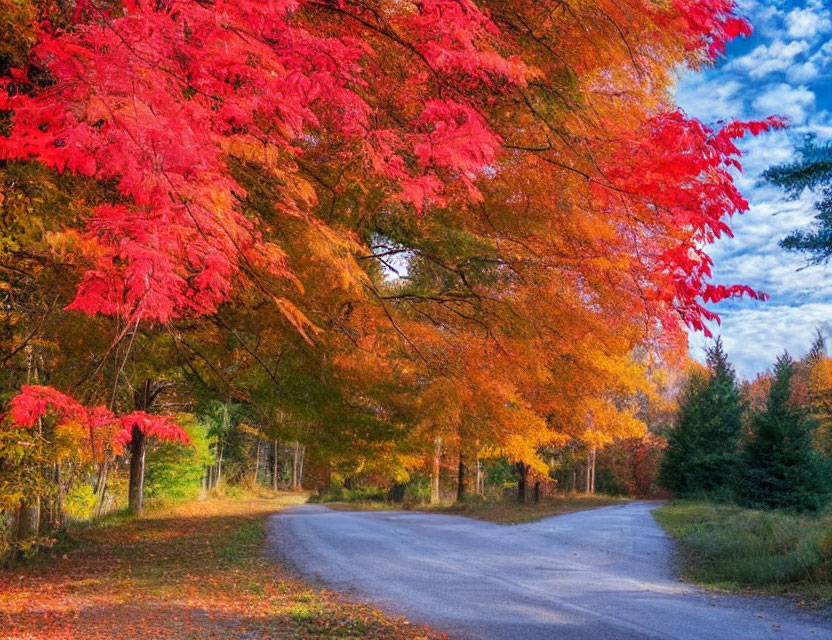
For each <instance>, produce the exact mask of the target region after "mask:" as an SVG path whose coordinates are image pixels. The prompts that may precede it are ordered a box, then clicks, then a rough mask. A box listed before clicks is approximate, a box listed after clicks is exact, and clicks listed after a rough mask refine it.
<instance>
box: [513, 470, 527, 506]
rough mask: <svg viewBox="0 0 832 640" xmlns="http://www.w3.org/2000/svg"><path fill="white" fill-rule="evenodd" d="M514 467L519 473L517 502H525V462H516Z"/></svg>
mask: <svg viewBox="0 0 832 640" xmlns="http://www.w3.org/2000/svg"><path fill="white" fill-rule="evenodd" d="M516 468H517V473H518V474H519V475H518V478H517V502H519V503H520V504H526V474H527V473H528V467H527V466H526V463H525V462H518V463H517V467H516Z"/></svg>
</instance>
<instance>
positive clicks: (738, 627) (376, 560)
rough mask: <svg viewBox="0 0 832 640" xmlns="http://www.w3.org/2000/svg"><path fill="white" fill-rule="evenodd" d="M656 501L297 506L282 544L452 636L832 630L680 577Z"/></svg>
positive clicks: (723, 635) (312, 570)
mask: <svg viewBox="0 0 832 640" xmlns="http://www.w3.org/2000/svg"><path fill="white" fill-rule="evenodd" d="M654 506H655V505H653V504H650V503H645V502H635V503H630V504H627V505H623V506H613V507H605V508H603V509H595V510H592V511H582V512H579V513H571V514H567V515H563V516H557V517H554V518H547V519H546V520H541V521H540V522H535V523H530V524H523V525H510V526H507V525H498V524H492V523H489V522H481V521H478V520H472V519H469V518H463V517H458V516H449V515H440V514H429V513H419V512H399V511H388V512H351V511H333V510H330V509H326V508H323V507H318V506H303V507H296V508H293V509H289V510H286V511H284V512H282V513H280V514H278V515H276V516H274V517H273V518H272V520H271V528H272V542H273V544H274V545H275V548H276V551H277V552H278V553H279V554H280V555H282V556H283V557H284V558H285V559H288V560H289V561H290V562H291V563H293V564H294V566H295V567H296V568H297V569H298V570H299V571H300V572H301V573H302V574H304V575H305V576H306V577H307V578H311V579H317V580H319V581H321V582H323V583H324V584H325V585H327V586H329V587H330V588H333V589H336V590H338V591H343V592H347V593H350V594H354V595H355V596H357V597H359V598H361V599H362V600H366V601H370V602H373V603H374V604H376V605H377V606H379V607H380V608H382V609H385V610H387V611H389V612H391V613H397V614H402V615H406V616H407V617H408V618H410V619H411V620H412V621H414V622H421V623H426V624H428V625H430V626H431V627H433V628H434V629H436V630H438V631H444V632H446V633H448V635H449V636H450V637H451V638H480V639H483V640H536V639H538V638H539V639H544V638H552V639H557V640H635V639H638V640H644V639H647V638H661V639H670V638H673V639H674V640H680V639H684V640H688V639H691V640H693V639H698V638H702V639H707V640H721V639H725V640H762V639H765V638H777V639H780V640H801V639H803V638H812V639H830V640H832V621H828V620H827V621H825V620H823V619H820V618H814V617H811V616H809V615H808V614H802V613H800V612H798V611H797V610H796V608H795V606H794V605H791V604H788V603H785V602H783V601H781V600H778V599H772V598H747V597H741V596H726V595H713V594H708V593H705V592H703V591H701V590H699V589H697V588H696V587H692V586H690V585H686V584H684V583H682V582H679V581H678V580H677V579H675V578H674V577H673V573H672V570H671V558H672V553H673V545H672V542H671V541H670V540H669V539H668V537H667V536H666V535H665V534H664V533H663V532H662V530H661V529H660V528H659V527H658V525H656V523H655V522H654V520H653V517H652V516H651V514H650V510H651V509H652V508H653V507H654Z"/></svg>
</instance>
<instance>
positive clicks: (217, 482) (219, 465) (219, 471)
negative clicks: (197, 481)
mask: <svg viewBox="0 0 832 640" xmlns="http://www.w3.org/2000/svg"><path fill="white" fill-rule="evenodd" d="M222 449H223V446H222V441H220V443H219V450H218V451H217V475H215V476H214V487H218V486H220V481H221V480H222Z"/></svg>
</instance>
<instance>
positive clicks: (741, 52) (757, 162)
mask: <svg viewBox="0 0 832 640" xmlns="http://www.w3.org/2000/svg"><path fill="white" fill-rule="evenodd" d="M739 7H740V13H741V14H742V15H744V16H745V17H747V18H748V19H749V20H750V21H751V23H752V25H753V27H754V33H753V35H752V36H751V37H750V38H747V39H743V40H738V41H736V42H734V43H732V44H731V45H729V48H728V51H727V54H726V56H725V58H724V59H723V60H721V61H720V62H719V63H718V64H717V65H716V66H715V67H713V68H711V69H708V70H706V71H705V72H702V73H697V74H685V75H684V76H683V77H682V78H681V80H680V82H679V86H678V91H677V96H676V98H677V102H678V104H679V106H681V107H682V108H683V109H684V110H685V111H686V112H687V113H688V114H689V115H692V116H696V117H698V118H699V119H701V120H702V121H704V122H706V123H711V124H716V123H718V121H720V120H726V119H731V118H740V119H759V118H763V117H765V116H769V115H774V114H777V115H782V116H786V117H788V118H789V120H790V122H791V126H790V128H789V129H788V130H786V131H785V132H777V133H772V134H766V135H763V136H760V137H759V138H754V139H748V140H744V141H743V143H742V144H741V147H742V149H743V150H744V152H745V157H744V158H743V167H744V169H745V172H744V174H743V175H741V176H738V178H737V181H738V184H739V186H740V189H741V190H742V192H743V194H744V195H745V197H746V198H747V199H748V201H749V203H750V206H751V208H750V210H749V211H748V212H746V213H745V214H743V215H741V216H736V217H735V218H734V220H733V223H732V227H733V229H734V233H735V237H734V238H733V239H727V238H726V239H723V240H720V241H719V242H718V243H717V244H716V245H714V246H713V247H712V248H711V251H710V253H711V255H712V256H713V258H714V260H715V262H716V265H715V280H716V281H717V282H722V283H726V284H733V283H742V284H748V285H750V286H752V287H754V288H755V289H759V290H762V291H765V292H766V293H768V294H769V295H770V296H771V299H770V300H769V301H767V302H757V301H752V300H742V301H726V302H722V303H720V304H719V305H716V306H715V307H714V310H716V311H717V312H718V313H719V314H720V315H721V316H722V326H721V327H718V326H714V327H712V330H713V331H714V333H715V334H716V333H718V334H720V335H721V336H722V339H723V342H724V344H725V347H726V350H727V351H728V353H729V355H730V357H731V359H732V360H733V362H734V364H735V366H736V369H737V372H738V373H739V374H740V375H741V376H743V377H746V378H753V377H754V375H755V374H756V373H757V372H758V371H762V370H765V369H766V368H767V367H769V366H770V364H771V363H772V361H773V360H774V358H775V357H776V356H777V355H778V354H779V353H780V352H782V351H783V349H788V350H789V352H790V353H791V354H792V355H793V356H798V357H799V356H801V355H803V354H804V353H805V352H806V350H807V349H808V347H809V344H810V343H811V341H812V337H813V334H814V331H815V327H818V326H820V327H821V328H822V329H823V331H824V333H825V334H826V336H827V338H829V337H830V336H832V278H830V277H829V276H830V275H832V271H830V270H832V265H831V266H830V267H824V266H811V267H806V266H805V265H806V260H805V257H803V256H800V255H796V254H792V253H786V252H785V251H783V250H781V249H780V248H779V247H778V246H777V242H778V241H779V240H780V238H782V237H783V236H784V235H786V234H787V233H788V232H789V231H791V230H792V229H794V228H796V227H799V226H803V225H805V224H806V223H808V222H809V221H810V220H811V219H812V218H813V216H814V210H813V207H812V205H813V195H812V194H811V193H808V192H807V193H804V194H803V195H802V196H801V197H800V198H799V199H798V200H795V201H789V200H787V199H786V198H785V197H784V195H783V193H782V192H781V191H780V190H778V189H776V188H774V187H771V186H768V185H761V184H759V180H758V179H759V175H760V173H761V172H762V171H763V170H765V169H766V168H767V167H768V166H770V165H772V164H779V163H781V162H784V161H789V160H790V159H791V158H793V154H794V143H795V141H796V140H797V141H799V140H800V139H801V138H802V136H804V135H805V134H807V133H810V132H812V133H815V134H816V135H817V136H818V137H819V138H822V139H827V138H832V2H830V0H782V1H778V0H739ZM804 267H805V268H804ZM690 342H691V352H692V354H693V355H694V356H695V357H696V358H697V359H700V360H701V359H703V354H702V352H703V348H704V346H705V345H706V344H707V343H708V341H707V340H706V339H705V338H704V337H703V336H702V335H701V334H692V335H691V340H690Z"/></svg>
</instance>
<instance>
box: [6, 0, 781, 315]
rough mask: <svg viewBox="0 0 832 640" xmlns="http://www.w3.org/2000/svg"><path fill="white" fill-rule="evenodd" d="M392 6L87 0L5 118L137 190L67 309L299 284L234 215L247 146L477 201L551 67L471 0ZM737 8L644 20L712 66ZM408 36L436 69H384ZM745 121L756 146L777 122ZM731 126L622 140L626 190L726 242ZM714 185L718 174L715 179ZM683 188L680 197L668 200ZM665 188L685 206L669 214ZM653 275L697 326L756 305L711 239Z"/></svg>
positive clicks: (675, 6)
mask: <svg viewBox="0 0 832 640" xmlns="http://www.w3.org/2000/svg"><path fill="white" fill-rule="evenodd" d="M380 6H381V9H378V8H374V7H371V6H369V5H366V4H365V3H352V2H337V3H336V2H327V1H324V0H318V1H312V0H217V1H216V2H210V3H203V2H191V1H185V0H165V1H162V2H146V1H138V0H129V1H127V2H125V4H124V7H123V12H120V10H119V11H114V12H113V13H108V12H107V10H105V9H102V8H101V7H100V6H99V4H97V3H93V2H79V3H78V4H77V7H78V10H77V11H76V17H75V24H73V25H72V26H71V28H70V29H67V30H64V31H60V30H55V29H52V28H50V27H49V26H48V25H46V26H44V27H43V28H42V30H41V32H40V34H39V41H38V43H37V45H36V46H35V48H34V49H33V52H32V56H33V62H34V64H35V65H37V66H38V67H40V68H41V69H43V70H45V71H46V72H47V73H48V74H49V77H50V78H51V80H52V82H51V84H50V85H49V86H47V87H45V88H42V89H35V88H34V87H32V86H29V85H27V82H28V80H27V78H28V77H29V74H28V73H27V72H26V71H24V70H21V69H13V70H12V71H11V77H10V78H8V79H7V80H6V82H5V85H6V86H8V87H9V89H10V91H9V94H8V95H6V94H5V93H3V92H0V109H10V110H12V112H13V123H12V133H11V136H10V137H8V138H0V158H6V159H36V160H39V161H41V162H43V163H45V164H47V165H48V166H50V167H54V168H56V169H58V170H69V171H72V172H74V173H77V174H80V175H84V176H90V177H94V178H97V179H100V180H109V181H114V183H115V184H116V186H117V190H118V193H119V194H120V196H121V202H120V203H117V204H110V205H102V206H99V207H97V208H96V209H95V211H94V214H93V216H92V218H91V219H90V220H89V221H88V223H87V225H86V227H85V228H84V229H82V230H80V233H79V234H76V235H74V236H71V237H74V238H75V239H76V241H77V246H78V251H77V254H78V255H79V256H80V259H79V263H80V265H81V266H82V268H83V277H82V282H81V284H80V287H79V289H78V293H77V296H76V298H75V300H74V302H72V304H70V305H69V307H68V308H69V309H77V310H79V311H82V312H84V313H87V314H96V313H102V314H108V315H118V316H122V317H124V318H126V319H128V321H134V320H135V321H138V320H148V321H159V322H168V321H170V320H172V319H175V318H179V317H183V316H194V315H201V314H206V313H211V312H213V311H215V310H216V308H217V306H218V305H220V304H221V303H222V302H224V301H225V300H227V299H228V297H229V295H230V293H231V291H232V290H233V288H234V284H235V282H236V281H238V280H247V281H252V280H253V281H256V282H257V283H258V284H260V276H261V275H265V276H267V277H272V278H289V279H291V278H292V274H291V271H290V269H289V266H288V264H287V260H286V257H285V254H284V253H283V252H282V250H281V249H280V248H279V247H277V246H275V245H273V244H270V243H268V242H266V241H265V240H264V239H263V236H262V233H261V229H260V227H259V224H260V222H261V221H257V220H253V219H250V218H247V217H246V216H245V215H243V213H242V212H241V211H240V209H239V207H238V206H237V204H236V203H237V202H238V201H239V200H241V199H243V198H244V197H245V190H244V189H243V188H242V187H241V185H240V184H239V183H238V182H237V181H236V180H235V179H234V177H233V175H232V173H231V171H230V169H229V163H228V157H229V155H242V156H245V155H246V150H247V149H248V150H250V151H251V152H252V153H253V154H254V155H256V156H257V157H261V156H267V157H271V158H273V159H276V160H272V163H273V164H274V165H277V166H275V167H274V170H275V172H276V173H277V174H278V177H280V178H281V179H282V181H283V182H284V183H286V184H287V185H289V184H292V183H298V182H299V181H300V178H299V177H298V175H297V173H296V171H297V169H296V166H295V160H299V159H303V158H304V156H305V155H307V154H310V153H314V152H315V150H316V147H318V146H320V145H321V144H322V141H328V144H329V143H331V141H338V144H337V148H338V149H340V152H339V153H340V156H339V159H340V160H341V161H347V160H350V159H351V160H353V161H354V162H353V165H358V166H362V167H364V169H365V170H366V172H367V173H366V175H367V180H368V181H370V180H372V181H379V180H382V181H386V182H387V183H388V184H387V191H388V192H389V193H390V194H391V195H390V198H391V199H392V200H394V201H396V202H398V203H399V204H408V205H411V206H413V207H415V208H416V209H417V210H421V209H422V208H423V207H425V206H426V205H444V204H446V203H448V202H449V199H450V198H452V197H459V196H462V197H466V198H468V199H474V200H476V199H477V198H478V197H480V194H479V191H478V190H477V187H476V185H475V180H476V178H477V176H479V175H481V174H482V172H483V171H484V170H485V169H486V168H487V167H488V166H489V165H490V163H491V162H492V161H493V160H494V159H495V157H496V156H497V153H498V150H499V144H500V137H499V136H498V135H497V134H496V133H495V132H494V131H493V130H492V129H491V128H490V126H489V125H488V124H487V122H486V120H485V119H484V118H483V116H482V115H480V114H481V113H482V108H483V105H484V104H488V103H489V101H490V97H493V96H496V95H498V94H500V93H506V92H508V91H510V90H516V89H517V88H522V87H524V86H525V85H526V83H527V81H528V80H529V79H530V78H531V77H533V76H534V75H535V73H536V72H535V71H532V70H530V69H529V68H528V67H527V66H526V65H525V64H524V62H523V61H522V60H521V59H520V57H518V55H514V54H510V53H506V52H507V51H509V50H510V47H509V44H508V43H507V42H505V41H503V40H502V39H501V34H500V33H499V31H498V29H497V28H496V26H495V24H494V23H493V22H492V21H491V19H490V18H489V16H488V14H487V13H486V12H485V11H483V10H481V9H480V8H479V7H478V6H477V5H476V4H475V3H474V2H473V1H472V0H421V1H419V2H413V3H390V4H389V6H388V5H384V4H383V3H382V5H380ZM734 8H735V3H734V2H733V0H673V2H672V3H671V4H670V6H664V5H661V4H657V5H656V6H652V5H651V6H647V7H645V6H639V11H643V12H644V13H645V15H649V16H650V19H651V20H653V21H654V22H655V23H656V24H665V25H671V26H670V27H668V29H672V30H674V31H676V32H678V34H679V37H680V38H681V40H682V41H683V42H684V43H685V46H686V47H687V48H688V49H690V50H695V51H702V52H704V53H705V54H706V55H707V56H708V57H711V58H713V57H715V56H717V55H719V53H721V52H722V51H724V49H725V43H726V42H727V41H728V40H730V39H731V38H733V37H736V36H738V35H741V34H747V33H748V32H749V28H748V25H747V23H746V22H745V21H744V20H743V19H741V18H738V17H736V16H735V15H734V14H733V11H734ZM302 10H303V11H302ZM382 32H383V33H382ZM380 34H382V35H380ZM391 41H393V42H395V43H396V45H397V46H398V47H400V49H399V50H400V51H401V50H406V51H408V52H411V53H413V54H415V55H417V56H418V57H419V58H420V59H421V61H422V62H424V65H422V64H419V65H411V67H410V68H409V70H408V71H407V72H406V74H407V75H406V76H405V77H393V76H388V75H385V71H384V68H383V65H384V61H383V56H384V55H389V52H388V51H385V50H383V47H384V46H385V43H386V44H389V43H390V42H391ZM489 96H490V97H489ZM769 124H770V123H769ZM733 126H734V127H735V128H736V127H739V129H740V130H741V131H742V132H745V131H751V132H752V133H753V132H755V130H757V129H759V128H761V127H765V126H769V125H768V124H766V125H763V124H747V125H733ZM732 132H733V129H731V127H728V128H726V129H724V130H723V132H720V133H717V134H713V133H712V132H710V131H708V130H707V129H706V128H705V127H703V126H702V125H701V124H699V123H698V122H696V121H695V120H691V119H687V118H684V117H683V116H682V115H681V114H679V113H670V114H666V115H663V116H660V117H659V118H657V119H656V120H655V121H654V122H652V123H651V125H650V129H649V130H646V131H641V132H639V133H638V135H640V136H641V137H640V138H634V139H633V140H632V141H629V144H627V145H623V146H622V149H621V151H622V153H627V154H629V153H633V152H635V153H637V154H641V155H642V157H643V159H644V160H645V162H643V163H638V169H637V170H630V171H628V170H626V169H625V170H624V172H619V173H623V174H622V175H618V176H617V177H616V180H617V181H618V182H620V183H621V184H622V185H623V186H624V187H630V186H633V182H634V180H636V179H637V178H640V177H641V176H643V175H646V176H647V178H648V181H649V184H650V185H655V188H653V189H648V191H647V192H644V191H638V192H639V193H647V194H648V195H649V196H650V197H655V198H656V199H657V203H656V206H657V207H662V206H664V205H665V204H670V205H671V209H672V210H671V211H670V212H669V213H668V214H667V215H670V216H671V217H673V218H675V219H677V221H678V223H679V224H693V225H694V226H695V227H696V228H697V229H698V230H699V233H700V235H701V236H702V237H703V238H704V237H705V236H711V235H713V234H715V235H719V234H720V233H722V232H726V231H727V227H726V226H725V225H724V223H722V222H720V216H721V215H722V214H724V213H725V212H730V211H731V210H734V209H740V210H741V209H742V208H744V206H745V204H744V201H742V199H741V198H740V197H739V194H737V193H736V191H735V190H733V187H732V185H731V183H730V178H729V176H728V175H727V173H724V172H723V171H722V170H721V169H719V168H718V166H719V165H720V164H722V163H724V162H729V163H730V162H731V161H729V160H727V159H726V158H727V157H729V156H732V155H733V154H734V153H735V150H733V149H732V148H731V147H732V145H731V144H730V139H731V138H732V137H735V136H733V133H732ZM648 162H656V163H657V167H655V168H654V167H652V166H649V165H648V164H647V163H648ZM266 164H267V165H269V163H268V162H267V163H266ZM269 166H271V165H269ZM287 172H288V173H292V174H293V175H292V176H287V175H286V174H287ZM702 172H706V173H708V174H709V177H710V178H711V179H710V180H709V181H707V182H705V183H702V184H699V183H698V182H699V177H698V176H699V175H700V174H701V173H702ZM624 174H626V175H624ZM668 180H670V181H671V182H672V184H675V185H678V187H671V188H670V189H668V188H667V186H666V185H665V184H664V182H663V181H668ZM685 180H687V181H688V182H687V183H685V182H684V181H685ZM460 184H461V185H462V186H463V187H464V188H463V189H458V188H457V185H460ZM683 184H686V185H687V186H686V187H684V188H683V187H682V185H683ZM668 193H673V194H676V195H679V196H682V197H681V198H680V200H679V201H678V202H669V198H668V197H666V194H668ZM674 197H675V195H674ZM313 200H314V196H310V195H309V191H308V190H307V191H303V190H299V191H295V190H293V189H292V188H291V186H287V187H286V188H285V192H284V193H283V194H282V196H281V198H280V201H279V202H278V203H276V206H277V208H278V210H279V212H280V213H282V214H283V215H289V216H308V215H309V214H310V208H311V205H313V204H314V202H313ZM652 266H653V268H655V269H658V270H659V271H661V272H665V273H667V274H668V278H667V279H668V284H669V285H670V286H668V287H667V288H666V290H664V291H659V292H657V293H656V296H658V297H660V298H662V299H663V300H671V301H672V302H673V303H674V304H677V303H678V305H679V306H680V308H681V311H682V313H683V315H684V319H685V321H686V322H688V323H689V324H690V325H691V326H694V327H697V328H700V327H701V325H702V321H701V318H700V316H704V317H710V314H709V313H708V312H707V311H705V310H704V308H703V307H702V306H701V305H698V304H697V303H696V302H695V301H694V300H695V298H697V297H702V298H704V299H705V300H706V301H714V300H717V299H720V298H722V297H726V296H728V295H736V294H739V293H741V292H742V291H745V292H746V293H750V291H749V290H746V289H743V288H714V287H710V286H709V285H704V284H703V280H702V279H703V277H705V276H706V275H707V274H708V273H709V271H710V264H709V261H708V259H707V256H705V254H704V253H703V252H702V251H701V249H700V248H698V247H697V246H693V245H691V246H682V247H678V248H675V249H673V250H672V251H670V252H668V253H667V254H666V255H664V256H661V257H657V258H655V264H654V265H652ZM257 274H259V275H257ZM709 287H710V288H709Z"/></svg>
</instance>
